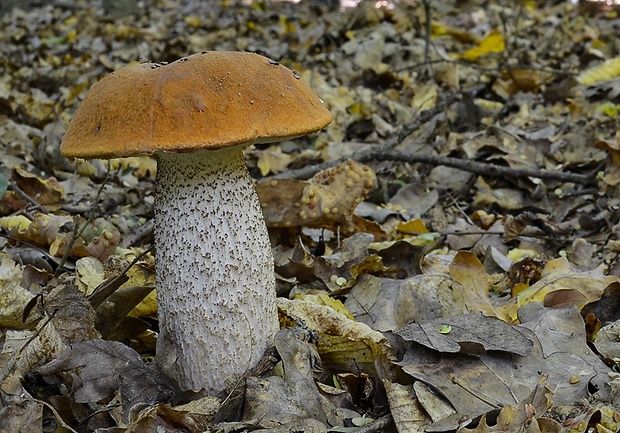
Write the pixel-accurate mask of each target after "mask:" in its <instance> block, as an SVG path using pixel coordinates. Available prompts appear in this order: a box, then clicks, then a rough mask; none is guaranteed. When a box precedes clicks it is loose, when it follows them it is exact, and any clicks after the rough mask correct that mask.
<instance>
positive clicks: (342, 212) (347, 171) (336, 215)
mask: <svg viewBox="0 0 620 433" xmlns="http://www.w3.org/2000/svg"><path fill="white" fill-rule="evenodd" d="M376 186H377V178H376V177H375V174H374V173H373V171H372V170H371V169H370V168H369V167H367V166H365V165H363V164H361V163H359V162H356V161H347V162H344V163H342V164H339V165H337V166H336V167H332V168H329V169H327V170H324V171H321V172H319V173H317V174H316V175H315V176H314V177H313V178H312V179H310V180H309V181H298V180H292V179H284V180H276V179H271V180H267V181H265V182H261V183H259V184H258V185H257V187H256V190H257V193H258V196H259V199H260V202H261V205H262V208H263V215H264V217H265V222H266V223H267V226H268V227H315V228H329V229H334V230H336V228H337V227H340V229H341V232H342V233H343V234H345V235H347V234H351V233H354V232H356V231H357V230H356V226H355V223H354V220H353V211H354V210H355V208H356V207H357V205H358V204H359V203H360V202H361V201H362V200H364V198H366V196H367V195H368V194H369V193H370V191H372V190H373V189H374V188H376Z"/></svg>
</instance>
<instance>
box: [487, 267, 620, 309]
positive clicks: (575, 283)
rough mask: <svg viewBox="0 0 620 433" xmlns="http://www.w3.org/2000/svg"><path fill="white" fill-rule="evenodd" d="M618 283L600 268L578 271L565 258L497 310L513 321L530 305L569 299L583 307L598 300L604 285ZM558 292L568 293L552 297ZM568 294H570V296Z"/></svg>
mask: <svg viewBox="0 0 620 433" xmlns="http://www.w3.org/2000/svg"><path fill="white" fill-rule="evenodd" d="M618 281H620V279H619V278H618V277H615V276H611V275H605V274H604V272H603V267H598V268H596V269H593V270H590V271H585V272H578V271H575V270H574V269H573V268H572V267H571V265H570V263H569V262H568V260H566V259H565V258H559V259H555V260H551V261H549V262H548V263H547V265H546V266H545V267H544V269H543V270H542V274H541V279H540V280H538V281H537V282H536V283H534V284H532V285H531V286H530V287H528V288H526V289H524V290H522V291H521V292H519V294H518V295H517V296H516V297H515V298H513V299H511V300H510V301H508V302H507V303H506V304H505V305H504V306H502V307H500V308H499V311H501V312H502V314H503V315H505V317H507V319H506V320H516V319H517V309H518V308H519V307H521V306H523V305H525V304H528V303H530V302H540V303H546V304H547V305H548V306H551V304H552V303H554V302H559V303H565V302H566V301H567V300H568V299H570V302H572V303H573V304H574V305H576V306H577V307H578V308H582V307H583V306H584V305H585V304H587V303H590V302H594V301H596V300H598V299H599V298H600V297H601V295H602V294H603V292H604V291H605V288H606V287H607V286H609V285H610V284H612V283H617V282H618ZM558 291H570V292H564V294H563V295H560V294H553V293H554V292H558ZM575 292H576V293H575ZM569 293H572V294H570V297H568V296H569Z"/></svg>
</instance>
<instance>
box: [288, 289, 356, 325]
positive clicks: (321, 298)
mask: <svg viewBox="0 0 620 433" xmlns="http://www.w3.org/2000/svg"><path fill="white" fill-rule="evenodd" d="M295 299H301V300H304V301H310V302H314V303H315V304H319V305H325V306H328V307H331V308H332V309H333V310H335V311H337V312H339V313H342V314H344V315H345V316H347V318H349V319H351V320H355V318H354V317H353V315H352V314H351V313H350V312H349V310H347V307H345V306H344V304H343V303H342V302H341V301H339V300H338V299H334V298H332V297H331V296H329V295H328V294H326V293H320V294H318V295H312V294H310V295H297V296H295Z"/></svg>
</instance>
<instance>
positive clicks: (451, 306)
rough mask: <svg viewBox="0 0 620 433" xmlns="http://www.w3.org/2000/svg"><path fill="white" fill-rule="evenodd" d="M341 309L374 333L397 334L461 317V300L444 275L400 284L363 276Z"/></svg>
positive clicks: (399, 281)
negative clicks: (415, 325) (409, 327)
mask: <svg viewBox="0 0 620 433" xmlns="http://www.w3.org/2000/svg"><path fill="white" fill-rule="evenodd" d="M344 305H345V307H347V309H348V310H349V311H350V312H351V314H353V316H354V317H355V319H356V320H358V321H360V322H362V323H366V324H367V325H369V326H370V327H371V328H373V329H376V330H378V331H390V330H398V329H402V328H403V327H405V326H406V325H407V324H409V323H411V322H417V323H423V322H426V321H428V320H432V319H436V318H440V317H446V318H447V317H453V316H458V315H461V314H463V313H464V311H465V310H464V306H463V299H462V297H461V295H460V293H459V291H458V290H455V284H454V282H453V281H452V280H450V278H448V277H446V276H445V275H439V274H437V275H417V276H415V277H410V278H407V279H404V280H395V279H390V278H378V277H374V276H371V275H363V276H362V277H361V278H359V280H358V281H357V284H356V285H355V286H354V287H353V288H352V289H351V293H350V294H349V296H348V297H347V300H346V302H345V304H344Z"/></svg>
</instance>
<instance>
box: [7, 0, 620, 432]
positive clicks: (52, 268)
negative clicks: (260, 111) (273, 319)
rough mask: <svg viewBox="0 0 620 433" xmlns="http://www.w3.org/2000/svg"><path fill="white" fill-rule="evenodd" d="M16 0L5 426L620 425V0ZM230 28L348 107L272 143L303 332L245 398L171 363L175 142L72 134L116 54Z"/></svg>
mask: <svg viewBox="0 0 620 433" xmlns="http://www.w3.org/2000/svg"><path fill="white" fill-rule="evenodd" d="M15 3H16V2H13V1H8V2H6V4H5V3H3V4H2V5H0V28H1V29H2V32H1V33H0V34H1V36H0V45H1V46H2V47H3V49H2V52H3V63H2V64H3V70H4V74H3V76H2V78H1V79H0V145H1V146H2V161H1V162H2V164H0V193H1V194H2V200H1V201H0V203H1V204H2V205H1V206H0V227H2V229H1V231H0V235H1V239H0V248H2V251H1V252H0V254H1V265H0V346H1V347H2V353H1V354H0V366H1V367H2V369H1V374H0V378H1V379H2V380H1V381H0V382H1V385H0V430H2V431H18V430H22V431H26V430H27V431H33V432H36V431H44V430H45V431H101V432H103V431H156V430H157V431H178V430H179V429H184V430H186V431H196V432H198V431H216V430H220V431H228V432H237V431H259V430H261V429H262V430H264V431H293V430H295V429H296V430H304V431H317V432H319V431H320V432H323V431H399V432H419V431H436V432H441V431H459V432H464V431H481V432H482V431H485V432H487V431H509V432H512V431H514V432H517V431H528V432H529V431H532V432H551V431H553V432H556V431H567V432H568V431H571V432H575V431H586V430H587V429H590V428H591V429H596V430H597V431H620V427H619V426H620V412H619V409H618V408H620V378H619V376H618V369H619V368H620V361H619V359H620V332H619V330H618V321H619V319H620V317H618V311H619V310H618V308H615V307H614V306H616V307H617V305H616V304H617V302H616V298H617V295H618V284H620V281H618V274H619V272H618V252H619V251H620V248H619V247H618V245H617V241H615V239H616V238H617V235H618V232H619V227H620V226H619V223H618V218H617V209H618V207H619V203H620V202H619V198H618V194H617V191H616V186H617V184H618V180H617V178H618V155H617V153H618V152H617V147H618V139H619V138H618V137H619V135H618V129H619V126H620V124H619V123H618V107H619V106H620V101H619V100H618V95H619V94H620V86H619V85H618V78H617V77H618V71H617V69H618V68H617V65H618V57H617V56H618V54H617V53H618V49H619V48H620V47H619V46H618V40H617V38H615V37H614V35H615V33H617V29H616V28H614V25H615V24H614V23H615V21H617V20H616V19H615V18H614V17H615V15H614V14H617V12H618V11H617V10H613V7H611V8H610V7H609V6H606V5H600V4H598V3H602V2H588V1H582V2H579V3H578V4H572V3H571V2H554V4H539V3H537V4H534V3H527V2H526V3H523V5H518V6H515V5H512V7H509V6H507V5H504V4H501V3H498V4H493V5H491V7H489V8H482V7H480V6H478V5H477V4H476V3H475V2H459V3H457V4H455V3H454V2H432V3H430V2H424V1H422V2H415V1H405V0H399V1H392V2H384V3H385V5H380V4H379V3H381V2H379V3H377V2H374V1H369V0H362V1H361V2H359V4H357V6H356V7H352V8H346V9H342V10H340V7H339V5H338V4H337V2H315V1H312V0H304V1H302V2H300V3H299V4H291V3H288V2H234V1H233V2H185V3H183V4H181V3H179V2H177V1H175V0H171V1H153V2H151V1H147V2H140V3H138V2H131V1H128V2H103V3H102V4H101V5H99V4H98V3H97V4H91V3H90V2H86V1H82V0H72V1H68V2H57V3H52V4H49V5H37V4H32V5H31V4H30V2H24V3H23V4H21V5H20V6H21V8H15V7H13V6H14V4H15ZM181 6H182V8H181V13H179V12H178V11H179V10H180V9H179V8H180V7H181ZM427 24H428V26H427ZM427 31H428V32H429V33H427ZM213 49H220V50H222V49H228V50H247V51H258V52H260V53H261V54H265V55H268V56H269V57H271V58H273V59H276V60H277V61H280V62H283V63H284V64H286V65H287V66H289V67H291V68H293V69H295V70H297V71H299V73H300V75H301V76H302V77H303V78H304V79H305V80H306V81H307V82H309V83H310V85H311V87H312V88H313V89H314V90H315V91H316V92H317V93H318V94H319V96H320V97H321V98H322V99H323V100H324V101H325V102H326V104H327V106H328V107H329V108H330V111H331V112H332V114H333V115H334V119H335V120H334V122H333V123H332V124H331V125H329V126H328V127H327V128H326V129H325V130H324V131H323V132H321V133H319V134H317V135H315V136H313V137H308V138H303V139H299V140H295V141H289V142H284V143H280V144H278V145H258V146H257V147H256V148H255V149H251V150H250V151H249V152H248V154H247V159H248V164H249V166H250V170H251V173H252V174H253V175H254V176H255V177H256V178H257V180H258V184H257V189H258V192H259V196H260V200H261V204H262V206H263V211H264V214H265V218H266V220H267V224H268V227H269V230H270V234H271V238H272V242H273V243H274V251H275V256H276V267H275V270H276V272H277V275H278V293H279V296H280V297H279V299H278V308H279V315H280V322H281V327H282V330H281V331H280V334H278V337H277V338H276V342H275V348H274V349H273V351H272V352H271V353H270V354H268V356H267V357H266V358H265V364H264V368H262V369H260V370H259V371H253V372H251V374H250V375H249V377H248V378H247V380H246V381H242V383H239V384H237V387H236V389H235V390H233V392H231V394H230V395H229V398H227V399H225V400H218V399H216V398H213V397H202V398H200V397H199V396H188V395H184V394H182V393H180V392H178V391H176V390H175V386H174V384H171V383H167V382H166V381H165V380H163V375H161V374H160V373H159V372H157V371H156V370H155V368H154V367H153V366H152V357H153V356H154V349H155V341H156V338H157V323H156V320H157V318H156V304H155V299H154V294H155V291H154V265H155V264H154V261H153V257H152V255H151V254H150V252H149V249H148V248H149V244H150V239H151V236H152V234H151V231H152V226H150V225H149V222H150V221H151V219H152V204H153V186H154V178H155V175H156V162H155V160H154V159H153V158H150V157H146V158H145V157H138V158H130V159H126V160H113V161H110V162H109V163H104V162H101V161H74V162H70V161H67V160H66V159H64V158H63V157H62V156H60V154H59V152H58V146H59V143H60V140H61V138H62V134H63V133H64V129H65V128H66V125H67V124H68V121H69V120H70V118H71V116H72V113H73V111H74V110H75V107H76V106H77V104H78V103H79V101H80V99H81V98H82V97H83V95H84V94H85V92H86V91H87V90H88V88H90V87H91V86H92V84H94V83H95V82H96V81H97V80H98V79H99V78H101V77H102V76H103V75H105V74H107V73H109V72H111V71H113V70H115V69H118V68H119V67H121V66H124V65H126V64H128V63H131V62H140V61H143V60H144V59H146V60H152V61H173V60H176V59H177V58H179V57H182V56H185V55H188V54H191V53H193V52H200V51H203V50H213ZM171 223H173V222H171ZM63 256H64V257H66V258H67V259H68V261H64V259H63ZM588 314H590V315H588ZM101 337H103V339H101ZM244 394H245V399H244V398H243V395H244ZM50 426H51V427H50Z"/></svg>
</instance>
